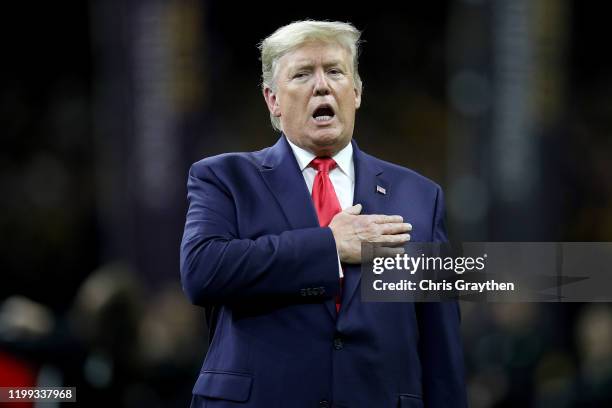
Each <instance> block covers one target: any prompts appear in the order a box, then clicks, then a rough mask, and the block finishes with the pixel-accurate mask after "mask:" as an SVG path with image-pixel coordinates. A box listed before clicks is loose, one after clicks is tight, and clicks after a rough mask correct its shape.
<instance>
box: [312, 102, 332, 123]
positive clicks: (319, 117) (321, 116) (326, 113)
mask: <svg viewBox="0 0 612 408" xmlns="http://www.w3.org/2000/svg"><path fill="white" fill-rule="evenodd" d="M335 115H336V114H335V113H334V109H333V108H332V107H331V106H329V105H321V106H319V107H318V108H317V109H315V110H314V112H313V113H312V117H313V119H314V120H315V121H317V122H327V121H329V120H332V119H333V117H334V116H335Z"/></svg>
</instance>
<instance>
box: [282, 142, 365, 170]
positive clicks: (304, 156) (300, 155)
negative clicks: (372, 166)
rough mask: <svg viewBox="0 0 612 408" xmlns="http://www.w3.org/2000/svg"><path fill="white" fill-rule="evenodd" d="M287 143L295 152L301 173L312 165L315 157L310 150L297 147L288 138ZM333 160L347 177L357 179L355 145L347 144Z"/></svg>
mask: <svg viewBox="0 0 612 408" xmlns="http://www.w3.org/2000/svg"><path fill="white" fill-rule="evenodd" d="M285 137H286V136H285ZM286 139H287V142H289V146H291V150H293V154H294V156H295V158H296V160H297V162H298V165H299V166H300V171H304V169H305V168H306V167H308V165H309V164H310V162H311V161H312V159H314V158H315V157H317V156H315V155H314V154H312V153H311V152H309V151H308V150H305V149H302V148H301V147H299V146H297V145H295V144H294V143H292V142H291V140H289V138H288V137H286ZM332 159H334V161H335V162H336V164H337V165H338V168H339V169H340V170H341V171H342V172H343V173H344V174H346V175H347V176H349V177H350V179H351V180H354V179H355V171H354V166H353V144H352V143H349V144H347V145H346V146H345V147H344V148H343V149H342V150H340V151H339V152H338V153H336V154H335V155H333V156H332Z"/></svg>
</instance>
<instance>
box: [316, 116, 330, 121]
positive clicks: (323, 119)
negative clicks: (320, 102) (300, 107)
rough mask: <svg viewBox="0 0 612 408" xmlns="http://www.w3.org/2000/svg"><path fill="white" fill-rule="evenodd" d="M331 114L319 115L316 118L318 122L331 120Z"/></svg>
mask: <svg viewBox="0 0 612 408" xmlns="http://www.w3.org/2000/svg"><path fill="white" fill-rule="evenodd" d="M331 118H332V117H331V116H317V117H316V118H314V120H316V121H317V122H325V121H326V120H331Z"/></svg>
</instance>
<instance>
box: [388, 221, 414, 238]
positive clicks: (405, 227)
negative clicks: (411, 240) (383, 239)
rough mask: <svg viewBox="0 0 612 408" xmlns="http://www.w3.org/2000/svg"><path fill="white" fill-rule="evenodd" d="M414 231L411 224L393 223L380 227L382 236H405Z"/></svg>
mask: <svg viewBox="0 0 612 408" xmlns="http://www.w3.org/2000/svg"><path fill="white" fill-rule="evenodd" d="M410 230H412V225H410V224H409V223H397V222H395V223H392V224H382V225H381V226H380V231H381V234H382V235H394V234H403V233H406V232H409V231H410Z"/></svg>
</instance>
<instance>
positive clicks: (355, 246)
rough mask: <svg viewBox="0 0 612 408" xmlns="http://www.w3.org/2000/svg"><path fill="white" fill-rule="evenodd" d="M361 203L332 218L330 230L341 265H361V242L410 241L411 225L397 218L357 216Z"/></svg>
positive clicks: (398, 216) (399, 217)
mask: <svg viewBox="0 0 612 408" xmlns="http://www.w3.org/2000/svg"><path fill="white" fill-rule="evenodd" d="M361 210H362V206H361V204H357V205H354V206H352V207H350V208H347V209H346V210H344V211H342V212H340V213H338V214H336V215H335V216H334V218H332V220H331V223H330V224H329V228H331V230H332V233H333V234H334V239H335V240H336V249H337V250H338V255H339V256H340V261H341V262H346V263H361V243H362V242H382V243H386V244H392V245H402V244H404V243H406V242H408V241H410V235H409V234H408V232H409V231H412V225H410V224H409V223H405V222H404V219H403V218H402V216H401V215H379V214H372V215H360V213H361Z"/></svg>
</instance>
